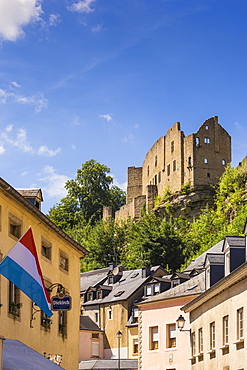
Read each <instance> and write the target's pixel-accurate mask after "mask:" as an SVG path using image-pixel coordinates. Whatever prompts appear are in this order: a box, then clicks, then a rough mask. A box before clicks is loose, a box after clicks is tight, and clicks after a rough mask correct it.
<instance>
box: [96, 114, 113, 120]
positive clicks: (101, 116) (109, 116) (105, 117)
mask: <svg viewBox="0 0 247 370" xmlns="http://www.w3.org/2000/svg"><path fill="white" fill-rule="evenodd" d="M99 117H100V118H103V119H105V120H106V121H107V122H110V121H111V120H112V115H111V114H99Z"/></svg>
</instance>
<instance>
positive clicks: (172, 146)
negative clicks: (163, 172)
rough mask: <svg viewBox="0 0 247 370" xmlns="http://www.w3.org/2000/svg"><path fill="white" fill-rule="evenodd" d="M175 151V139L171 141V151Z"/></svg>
mask: <svg viewBox="0 0 247 370" xmlns="http://www.w3.org/2000/svg"><path fill="white" fill-rule="evenodd" d="M173 152H174V141H172V142H171V153H173Z"/></svg>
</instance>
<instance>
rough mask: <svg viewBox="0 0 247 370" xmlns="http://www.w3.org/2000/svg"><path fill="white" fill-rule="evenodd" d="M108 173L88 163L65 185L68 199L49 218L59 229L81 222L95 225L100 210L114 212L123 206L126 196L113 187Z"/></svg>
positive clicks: (100, 165)
mask: <svg viewBox="0 0 247 370" xmlns="http://www.w3.org/2000/svg"><path fill="white" fill-rule="evenodd" d="M109 172H110V169H109V168H108V167H107V166H105V165H103V164H101V163H99V162H97V161H96V160H94V159H90V160H88V161H87V162H85V163H84V164H82V167H81V168H80V169H78V170H77V175H76V178H75V179H72V180H69V181H67V182H66V184H65V188H66V189H67V191H68V195H67V196H66V197H64V198H63V199H61V201H60V202H59V203H58V204H56V205H55V206H54V207H53V208H51V209H50V211H49V214H48V216H49V217H50V219H51V220H52V221H53V222H55V223H56V224H57V225H58V226H60V227H61V228H62V229H67V228H74V227H75V226H76V225H78V224H79V223H80V222H81V221H82V220H85V221H86V222H90V223H91V224H95V223H96V222H97V221H98V220H100V219H101V217H102V211H103V207H108V206H111V207H112V209H113V211H116V210H117V209H119V207H120V206H121V205H123V204H125V192H124V191H123V190H121V189H120V188H118V187H117V186H112V183H113V177H112V176H110V175H108V174H109Z"/></svg>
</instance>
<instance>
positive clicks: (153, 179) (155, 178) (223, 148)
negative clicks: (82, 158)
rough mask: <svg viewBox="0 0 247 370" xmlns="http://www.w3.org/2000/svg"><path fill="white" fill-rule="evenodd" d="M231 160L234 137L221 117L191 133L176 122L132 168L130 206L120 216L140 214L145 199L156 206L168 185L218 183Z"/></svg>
mask: <svg viewBox="0 0 247 370" xmlns="http://www.w3.org/2000/svg"><path fill="white" fill-rule="evenodd" d="M230 162H231V137H230V135H229V134H228V133H227V132H226V131H225V130H224V128H223V127H222V126H221V125H219V123H218V117H212V118H209V119H208V120H206V121H205V122H204V123H203V124H202V125H201V126H200V128H199V129H198V131H197V132H196V133H195V134H194V133H193V134H190V135H189V136H187V137H185V136H184V133H183V131H181V130H180V123H179V122H176V123H175V124H174V125H173V126H172V127H171V128H169V129H168V131H167V133H166V136H162V137H161V138H159V139H158V140H157V141H156V142H155V143H154V145H153V146H152V148H151V149H150V150H149V151H148V153H147V154H146V156H145V159H144V162H143V165H142V167H129V168H128V185H127V207H126V205H125V206H123V209H122V210H121V209H120V211H119V212H118V213H117V215H116V218H119V217H120V218H122V215H126V214H127V215H129V216H130V217H136V216H134V215H137V214H139V213H140V209H141V208H142V206H143V203H145V202H146V205H147V209H152V206H153V200H154V197H155V195H159V196H162V195H163V193H164V190H166V189H167V188H169V190H170V191H171V193H173V194H174V193H176V192H179V191H180V190H181V189H182V187H183V185H187V184H190V186H191V188H192V189H194V188H196V189H197V190H198V189H199V188H202V189H203V188H204V187H205V186H206V187H207V186H211V185H215V184H216V183H217V182H218V180H219V178H220V176H221V175H222V174H223V172H224V170H225V166H226V165H227V163H230ZM136 198H138V200H137V201H136V202H135V199H136ZM140 204H141V205H140ZM123 217H124V216H123Z"/></svg>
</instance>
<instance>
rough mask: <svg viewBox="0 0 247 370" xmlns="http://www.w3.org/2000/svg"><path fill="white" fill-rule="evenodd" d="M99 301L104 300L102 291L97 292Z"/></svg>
mask: <svg viewBox="0 0 247 370" xmlns="http://www.w3.org/2000/svg"><path fill="white" fill-rule="evenodd" d="M97 299H102V290H98V291H97Z"/></svg>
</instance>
